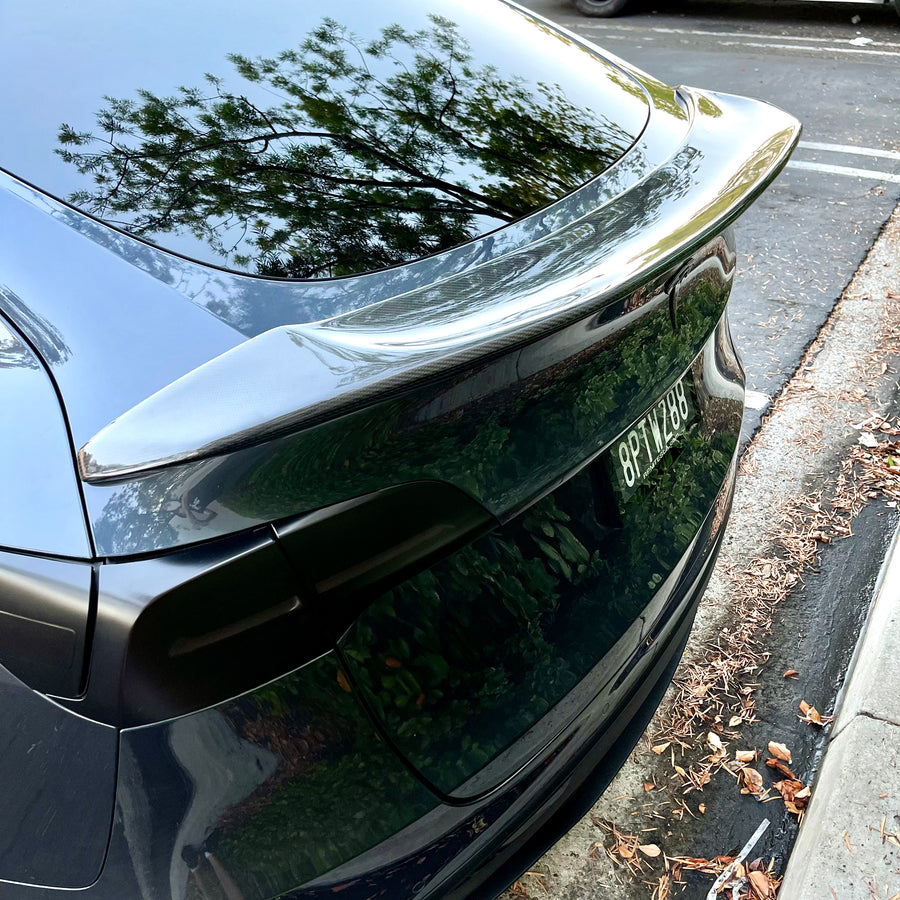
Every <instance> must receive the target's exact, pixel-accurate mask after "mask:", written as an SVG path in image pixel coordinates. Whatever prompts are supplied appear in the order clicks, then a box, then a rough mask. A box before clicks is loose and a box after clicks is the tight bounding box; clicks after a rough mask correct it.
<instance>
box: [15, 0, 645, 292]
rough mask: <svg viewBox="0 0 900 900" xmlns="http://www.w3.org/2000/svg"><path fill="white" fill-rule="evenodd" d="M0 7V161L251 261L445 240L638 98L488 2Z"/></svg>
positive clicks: (499, 217)
mask: <svg viewBox="0 0 900 900" xmlns="http://www.w3.org/2000/svg"><path fill="white" fill-rule="evenodd" d="M4 20H5V21H4V28H3V35H4V36H0V51H2V52H0V103H2V105H3V108H4V109H5V110H6V111H7V116H6V124H5V127H4V129H3V134H2V136H0V166H2V167H3V168H5V169H6V170H7V171H9V172H12V173H13V174H15V175H18V176H20V177H22V178H24V179H26V180H28V181H30V182H32V183H33V184H35V185H36V186H37V187H39V188H42V189H44V190H47V191H49V192H50V193H52V194H55V195H56V196H58V197H60V198H61V199H63V200H66V201H68V202H70V203H72V204H73V205H75V206H77V207H78V208H79V209H81V210H83V211H85V212H88V213H90V214H92V215H94V216H96V217H98V218H100V219H102V220H104V221H106V222H108V223H109V224H112V225H115V226H118V227H120V228H122V229H124V230H126V231H128V232H130V233H132V234H135V235H138V236H140V237H142V238H144V239H146V240H148V241H151V242H153V243H156V244H158V245H160V246H162V247H164V248H166V249H170V250H173V251H176V252H179V253H182V254H184V255H186V256H189V257H191V258H194V259H199V260H201V261H204V262H210V263H214V264H216V265H221V266H225V267H227V268H230V269H234V270H238V271H243V272H249V273H253V274H261V275H269V276H281V277H293V278H322V277H334V276H340V275H350V274H357V273H360V272H366V271H371V270H375V269H380V268H385V267H388V266H392V265H397V264H400V263H404V262H409V261H412V260H415V259H418V258H420V257H423V256H427V255H430V254H433V253H437V252H440V251H442V250H446V249H449V248H451V247H454V246H457V245H459V244H461V243H464V242H466V241H469V240H471V239H473V238H475V237H478V236H479V235H483V234H486V233H488V232H490V231H493V230H495V229H497V228H500V227H502V226H504V225H506V224H508V223H510V222H512V221H515V220H516V219H519V218H521V217H523V216H526V215H528V214H530V213H532V212H534V211H535V210H538V209H540V208H541V207H544V206H546V205H547V204H549V203H552V202H553V201H555V200H557V199H559V198H560V197H562V196H564V195H565V194H567V193H570V192H571V191H573V190H574V189H576V188H577V187H579V186H580V185H582V184H584V183H585V182H586V181H588V180H590V179H591V178H592V177H594V176H595V175H597V174H599V173H600V172H602V171H603V170H604V169H606V168H607V167H609V166H610V165H611V164H612V163H613V162H615V161H616V160H617V159H619V158H620V157H621V156H622V154H623V153H624V152H625V151H626V150H627V149H628V148H629V146H630V145H631V144H632V143H633V142H634V140H635V139H636V137H637V135H639V134H640V131H641V129H642V128H643V126H644V124H645V121H646V118H647V105H646V101H645V99H644V97H643V94H642V92H641V90H640V88H639V87H638V86H637V85H636V84H635V83H634V82H633V81H632V80H630V79H629V78H628V77H627V76H625V75H624V74H623V73H621V72H620V71H619V70H618V69H616V68H614V67H613V66H611V65H609V64H607V63H605V62H604V61H603V60H601V59H600V58H599V57H597V56H596V55H594V54H593V53H591V52H589V51H587V50H585V49H584V48H583V47H580V46H579V45H576V44H574V43H571V42H570V41H568V40H567V39H566V38H565V37H563V36H561V35H559V34H557V33H556V32H554V31H552V30H551V29H549V28H548V27H547V26H545V25H544V24H543V23H539V22H535V21H534V20H531V19H530V17H529V16H527V15H525V14H523V13H520V12H518V11H516V10H513V9H511V8H509V7H506V6H505V5H504V4H501V3H490V4H486V3H483V2H482V3H480V4H478V6H477V8H476V6H475V4H472V5H471V6H469V5H465V4H458V3H448V2H436V3H430V4H429V3H426V4H422V3H420V2H417V3H412V2H408V3H407V2H398V0H394V2H384V3H379V4H375V5H372V7H371V9H365V8H364V7H360V6H359V5H358V4H355V3H351V2H332V0H329V2H328V3H324V2H322V3H319V2H307V3H303V4H298V3H296V2H295V0H294V2H286V0H266V2H263V3H257V4H252V5H251V4H242V5H229V7H228V8H227V10H223V8H222V6H221V5H219V4H212V3H204V2H193V3H191V2H187V3H185V2H179V3H178V4H175V3H174V2H169V0H161V2H157V3H152V4H140V5H138V6H133V5H131V4H120V3H115V4H114V3H100V2H94V0H85V2H81V3H78V4H71V3H62V2H57V3H54V2H49V3H46V4H39V5H30V4H13V5H12V6H11V7H10V8H9V9H7V10H6V11H5V13H4ZM37 58H39V59H41V60H42V63H41V65H40V66H35V65H34V60H35V59H37ZM26 71H27V72H28V73H29V75H28V78H24V79H23V78H21V77H20V76H21V73H22V72H26Z"/></svg>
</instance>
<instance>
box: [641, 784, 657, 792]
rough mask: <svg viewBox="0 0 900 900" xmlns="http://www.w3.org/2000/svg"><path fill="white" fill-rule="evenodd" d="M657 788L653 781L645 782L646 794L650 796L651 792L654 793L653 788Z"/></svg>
mask: <svg viewBox="0 0 900 900" xmlns="http://www.w3.org/2000/svg"><path fill="white" fill-rule="evenodd" d="M655 787H656V785H655V784H654V783H653V782H652V781H645V782H644V791H646V793H648V794H649V793H650V791H652V790H653V788H655Z"/></svg>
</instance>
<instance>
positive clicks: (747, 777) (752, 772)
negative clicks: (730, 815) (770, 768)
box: [741, 766, 763, 794]
mask: <svg viewBox="0 0 900 900" xmlns="http://www.w3.org/2000/svg"><path fill="white" fill-rule="evenodd" d="M741 778H742V779H743V782H744V792H746V793H750V794H758V793H760V791H762V789H763V777H762V775H760V774H759V772H757V771H756V769H751V768H750V767H749V766H745V767H744V768H743V769H741Z"/></svg>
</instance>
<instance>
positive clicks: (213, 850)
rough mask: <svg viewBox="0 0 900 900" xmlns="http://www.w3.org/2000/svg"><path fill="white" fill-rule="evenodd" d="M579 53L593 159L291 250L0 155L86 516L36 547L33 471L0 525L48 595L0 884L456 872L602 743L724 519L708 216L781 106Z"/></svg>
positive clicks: (685, 606)
mask: <svg viewBox="0 0 900 900" xmlns="http://www.w3.org/2000/svg"><path fill="white" fill-rule="evenodd" d="M498 9H499V7H498ZM467 15H469V14H468V13H467ZM481 15H484V16H486V17H488V18H490V17H491V16H496V17H497V20H498V22H499V23H500V24H502V25H504V26H509V27H513V26H512V25H510V23H514V25H515V28H521V27H527V28H528V29H530V30H534V32H535V33H538V32H539V33H540V36H539V37H536V38H535V40H536V41H538V43H540V44H541V46H545V45H544V43H543V42H547V43H546V46H547V47H549V48H551V49H548V50H547V51H546V52H547V54H548V57H549V58H555V56H557V55H559V56H560V57H561V56H562V54H568V55H569V56H568V57H567V60H568V61H567V62H566V65H571V58H572V55H577V56H576V58H577V59H581V58H582V57H583V58H584V59H585V60H588V61H590V63H588V62H585V65H586V66H589V67H590V66H593V65H594V64H595V62H596V60H597V59H598V57H596V56H595V54H596V51H595V50H594V49H592V48H590V47H588V46H586V45H583V44H581V43H579V42H578V41H577V40H576V39H575V38H573V37H572V36H569V35H565V34H562V33H560V32H558V31H557V30H555V28H553V27H551V26H550V25H549V24H548V23H546V22H543V21H542V20H538V19H536V17H534V16H533V15H531V14H530V13H525V12H523V11H518V10H516V9H514V8H511V9H509V10H504V11H502V12H497V11H494V10H489V11H486V12H483V13H481ZM504 17H507V18H504ZM385 23H386V24H388V22H387V19H385ZM444 27H446V26H444ZM548 32H549V34H548ZM530 33H531V31H529V34H530ZM391 34H396V32H391ZM373 46H374V45H373ZM416 46H417V47H418V48H419V50H421V44H419V45H416ZM602 65H603V67H604V68H603V69H602V72H603V75H602V79H600V80H599V81H598V82H597V84H595V85H594V87H595V88H596V90H597V92H598V98H599V99H597V100H596V101H594V102H595V103H596V104H597V105H598V106H600V107H602V104H603V103H604V102H605V100H604V99H603V98H613V99H610V101H609V102H610V107H609V109H610V110H612V111H613V112H611V113H610V114H611V115H617V116H618V117H619V119H620V121H624V122H626V123H630V125H629V127H630V128H632V131H633V133H632V134H630V135H629V134H628V130H627V129H625V130H624V131H623V132H622V138H621V139H622V145H621V147H620V148H619V150H618V151H617V153H616V154H615V156H614V158H611V159H609V160H607V161H606V162H604V163H603V165H602V167H601V168H602V170H601V171H600V172H599V173H598V174H596V175H595V176H594V177H591V178H590V179H588V180H587V181H586V182H585V183H584V184H583V185H582V186H580V187H577V188H576V189H574V190H571V191H567V192H563V193H562V195H561V196H559V197H558V198H557V199H555V200H553V201H552V202H549V203H546V204H544V205H542V206H540V207H539V208H538V209H536V210H534V211H532V212H530V213H528V214H527V215H523V216H521V217H519V218H517V219H515V221H513V222H512V223H511V224H508V225H505V226H503V227H502V228H500V229H494V230H490V229H488V230H486V231H485V233H482V234H478V235H477V236H474V237H470V238H469V239H468V240H466V241H464V242H462V243H460V244H459V245H457V246H454V247H452V248H449V249H446V250H443V251H442V252H440V253H438V254H436V255H432V256H427V257H425V258H417V259H413V260H410V261H406V262H400V263H399V264H397V265H395V266H394V267H393V268H383V269H381V270H378V271H372V272H361V273H357V274H350V275H345V276H342V277H339V278H333V279H330V280H324V281H320V282H315V281H311V280H309V279H304V280H298V279H296V278H284V279H278V278H273V277H271V276H263V277H259V276H258V275H252V274H239V273H235V272H233V271H227V270H225V269H222V268H214V267H213V266H211V265H210V264H209V262H208V261H206V262H202V261H201V262H198V261H193V260H191V259H189V258H187V257H185V256H179V255H177V254H175V253H172V252H169V251H165V250H162V249H159V248H158V247H156V246H154V245H152V244H149V243H145V242H143V241H142V240H140V239H138V238H137V237H134V236H132V235H130V234H128V233H127V231H128V228H127V227H126V228H125V230H116V229H115V228H112V227H110V226H109V225H108V224H104V223H103V222H100V221H97V220H96V219H94V218H92V217H90V216H88V215H86V214H84V213H83V212H80V211H78V210H76V209H74V208H73V207H72V206H71V205H70V204H67V203H63V202H61V201H59V200H56V199H54V198H53V197H51V196H49V195H47V194H46V193H44V192H42V191H40V190H38V189H37V188H34V187H32V186H31V185H30V184H29V183H27V182H25V181H22V180H20V179H19V178H15V177H12V176H8V175H3V174H0V179H2V184H0V188H2V190H0V205H2V209H0V215H2V216H3V217H4V220H5V221H15V222H16V228H15V229H14V230H12V231H11V233H10V234H9V235H8V239H7V240H5V241H4V246H3V248H2V250H0V273H2V276H0V277H2V279H3V284H2V288H0V302H2V307H3V312H4V315H5V317H6V318H7V320H8V325H6V326H4V327H6V328H7V329H8V330H9V333H10V338H9V341H7V342H6V343H9V345H10V347H12V345H13V343H15V345H16V347H18V348H19V351H17V352H18V356H16V357H15V359H14V365H15V367H16V371H17V372H20V373H21V372H26V373H36V374H32V375H29V376H28V377H29V379H31V381H30V382H29V383H32V382H33V383H34V384H35V387H34V388H33V390H34V391H36V392H40V393H41V395H42V397H43V398H44V401H45V402H49V399H48V398H52V399H53V403H54V404H55V403H56V399H55V398H56V396H57V395H58V396H59V398H61V400H60V405H59V407H58V408H57V409H56V413H55V415H56V416H57V418H58V421H57V423H56V425H55V426H54V427H55V428H56V429H57V432H58V436H57V437H55V438H54V441H55V442H56V444H55V446H56V447H57V449H58V451H59V453H61V454H62V457H61V458H64V459H65V461H66V462H65V467H66V472H65V475H64V481H65V490H66V491H68V492H69V494H68V496H70V498H74V499H70V501H69V504H68V506H67V507H66V508H67V509H68V510H69V517H70V519H71V515H72V513H71V510H73V509H75V510H76V511H77V515H78V517H81V516H82V513H83V520H84V522H85V523H86V528H85V529H84V533H83V534H77V531H78V529H77V528H75V529H74V530H73V531H72V532H71V533H70V532H66V533H56V532H54V533H53V541H54V543H52V545H50V544H47V545H46V546H43V545H42V541H44V540H45V535H44V534H43V532H42V530H41V527H40V524H39V523H40V521H41V520H42V518H44V519H46V516H45V515H44V512H45V510H44V507H43V506H41V505H40V504H39V503H38V502H37V500H35V502H34V504H33V508H32V509H30V510H25V511H24V512H23V514H22V516H21V517H20V518H21V521H17V522H12V523H10V522H8V523H7V526H6V532H5V534H4V538H3V542H4V544H5V546H6V547H8V548H9V549H8V551H5V552H4V557H3V566H4V572H5V573H6V577H7V581H8V582H9V584H10V585H11V586H10V587H9V589H8V590H7V592H6V593H7V601H6V602H7V605H8V606H9V607H10V608H9V610H8V612H9V613H10V614H11V615H15V616H18V617H19V618H23V617H25V618H28V619H29V620H31V621H34V622H37V623H38V624H39V625H43V627H42V628H32V630H31V631H30V632H29V634H30V637H29V643H28V644H27V652H25V651H24V650H22V649H21V648H22V647H23V646H25V645H22V644H19V645H16V646H13V645H11V647H10V648H9V649H8V650H7V655H6V656H5V658H4V659H3V660H2V662H3V663H4V665H5V666H6V670H8V671H6V670H4V678H5V679H6V682H5V683H6V684H7V694H8V695H9V696H10V697H15V698H16V699H15V703H14V704H10V703H8V704H7V705H6V706H4V707H3V708H2V709H0V716H6V717H9V716H15V717H16V721H19V722H27V723H28V729H30V730H29V732H28V734H29V735H31V734H32V732H33V734H34V735H36V736H37V738H38V739H39V743H40V746H41V747H42V751H41V752H42V754H43V755H42V756H41V757H40V761H39V762H38V763H35V761H34V757H31V755H30V751H29V752H26V751H27V747H26V746H25V742H20V743H21V746H19V745H18V744H17V745H16V746H14V747H11V748H10V752H9V753H8V754H7V757H6V759H5V762H4V769H5V772H6V775H5V777H6V779H7V781H9V782H11V783H12V782H15V783H16V784H18V785H19V793H20V794H21V795H22V798H23V799H22V803H23V804H24V805H25V806H26V807H29V808H30V809H31V810H32V815H31V817H30V818H29V819H28V820H27V821H25V822H24V824H23V825H22V827H19V828H18V830H16V829H12V826H11V824H10V831H9V833H10V834H14V835H15V837H13V838H10V840H9V842H8V846H7V847H6V849H5V851H3V854H0V878H2V879H3V880H4V881H5V882H7V883H6V884H4V887H3V892H4V895H8V896H9V897H26V896H27V897H51V896H57V895H58V893H59V892H61V890H63V889H73V888H79V889H82V890H83V892H84V893H85V894H86V895H90V896H91V897H97V898H106V897H108V898H116V900H123V898H131V897H138V896H144V897H154V898H157V897H172V898H176V897H177V898H182V897H189V898H200V900H203V898H219V897H222V898H226V900H236V898H238V897H240V898H244V900H251V898H253V900H264V898H270V897H297V898H300V897H316V896H319V895H323V896H324V895H329V896H330V895H332V894H333V893H335V892H340V893H341V894H342V896H346V897H349V898H353V897H360V898H362V897H371V896H373V895H378V896H390V897H403V896H413V895H415V896H420V897H438V896H440V897H463V896H471V895H473V894H479V893H480V894H481V895H484V896H488V895H490V893H491V892H492V891H496V890H499V889H500V888H502V886H503V884H504V883H506V882H508V881H509V880H511V879H512V878H513V877H514V876H515V874H516V873H517V872H518V871H520V870H521V868H522V867H524V866H525V865H527V862H528V860H529V859H530V858H531V857H533V856H534V855H535V854H536V853H537V852H539V850H540V849H542V847H543V846H544V845H546V843H547V842H548V841H550V840H552V839H553V838H554V837H555V836H557V835H558V834H559V831H560V829H561V828H562V827H563V826H564V824H565V823H566V822H567V821H569V819H570V818H571V816H572V815H574V814H575V812H577V810H578V809H579V808H580V807H581V805H583V803H584V802H586V801H589V800H590V799H591V798H592V797H593V796H595V795H596V793H598V792H599V790H601V789H602V786H603V784H604V782H605V780H607V779H608V778H609V777H611V774H613V773H614V771H615V768H616V766H617V765H618V763H619V762H620V761H621V759H622V758H624V755H625V754H627V753H628V752H629V750H630V748H631V747H632V746H633V743H634V741H635V740H636V738H637V734H638V733H639V728H640V727H641V725H642V723H643V722H644V721H646V719H647V718H649V715H650V714H651V713H652V710H653V708H654V706H655V703H656V702H657V701H658V697H659V696H660V694H661V691H662V690H663V689H664V687H665V685H666V683H667V681H668V677H669V674H670V672H671V666H672V665H673V664H674V661H676V660H677V658H678V656H679V655H680V651H681V648H682V647H683V644H684V641H685V640H686V637H687V634H688V631H689V629H690V625H691V622H692V620H693V616H694V612H695V611H696V607H697V604H698V602H699V600H700V597H701V595H702V593H703V589H704V587H705V584H706V582H707V580H708V578H709V575H710V571H711V567H712V564H713V562H714V559H715V553H716V549H717V547H718V545H719V542H720V541H721V538H722V533H723V529H724V526H725V522H726V520H727V516H728V510H729V507H730V502H731V493H732V488H733V483H734V476H735V459H736V453H737V448H738V440H739V432H740V424H741V415H742V410H743V394H744V387H743V383H744V380H743V372H742V370H741V366H740V363H739V361H738V359H737V356H736V353H735V350H734V347H733V345H732V342H731V337H730V334H729V330H728V322H727V313H726V307H727V300H728V295H729V292H730V289H731V284H732V280H733V278H734V274H735V265H736V258H735V248H734V241H733V233H732V229H731V225H732V223H733V222H734V220H735V219H736V218H737V217H738V216H739V215H740V214H741V213H742V212H743V211H744V210H745V209H746V208H747V207H748V206H749V205H750V204H751V203H752V202H753V200H754V199H756V197H757V196H759V194H760V193H761V192H762V191H763V190H764V189H765V187H766V186H767V185H768V184H769V183H770V182H771V180H772V179H773V178H774V177H775V176H776V175H777V173H778V171H779V170H780V168H781V167H782V166H783V165H784V163H785V162H786V160H787V158H788V156H789V155H790V152H791V151H792V149H793V147H794V145H795V143H796V141H797V139H798V134H799V128H798V125H797V123H796V122H795V121H794V120H793V119H792V118H791V117H789V116H787V115H785V114H783V113H781V112H780V111H778V110H775V109H773V108H772V107H769V106H766V105H764V104H760V103H757V102H754V101H750V100H745V99H743V98H736V97H731V96H727V95H719V94H713V93H709V92H701V91H697V90H693V89H686V88H685V89H672V88H669V87H666V86H665V85H662V84H660V83H659V82H656V81H654V80H653V79H651V78H650V77H649V76H646V75H644V74H643V73H640V72H636V71H634V70H632V69H630V68H629V67H627V66H626V65H625V64H624V63H621V62H620V61H618V60H615V59H612V58H607V59H606V60H605V61H603V62H602ZM592 71H594V72H598V71H600V70H598V69H592ZM615 110H618V112H615ZM622 110H624V111H622ZM601 112H602V110H601ZM629 117H630V118H629ZM623 128H624V126H623ZM626 138H627V139H626ZM467 177H469V176H467ZM467 183H470V182H467ZM133 224H134V222H132V225H133ZM184 252H185V253H187V252H188V251H187V250H184ZM379 252H380V251H379ZM46 258H51V259H53V260H54V265H52V266H46V265H42V264H41V261H42V260H44V259H46ZM271 264H272V262H271V258H269V260H268V262H267V265H271ZM61 297H65V298H67V300H66V301H65V302H64V301H62V300H61V299H60V298H61ZM248 310H249V311H248ZM303 310H306V311H307V313H310V314H308V315H306V316H304V315H302V314H301V313H302V312H303ZM311 311H315V314H312V313H311ZM210 313H212V315H210ZM5 345H6V344H4V346H5ZM10 359H13V357H10ZM11 365H12V363H11ZM38 378H40V379H43V380H42V381H41V382H40V385H38V384H37V379H38ZM2 388H3V385H2V384H0V389H2ZM36 395H37V394H36ZM51 405H52V404H51ZM39 432H40V429H39V428H37V426H35V436H34V438H33V441H34V445H35V446H37V445H38V443H39V440H40V438H39V437H38V434H39ZM54 433H55V434H56V432H54ZM29 439H30V438H29ZM26 449H27V448H26ZM76 449H77V453H75V452H74V451H75V450H76ZM47 452H48V451H47ZM8 455H9V456H10V459H11V460H13V454H12V452H11V451H10V452H9V453H8ZM26 455H27V453H26V452H25V451H23V449H22V448H21V447H18V446H17V447H16V448H15V455H14V460H13V461H14V462H15V464H16V465H17V466H19V469H18V470H16V471H21V472H23V473H24V474H23V475H22V476H21V477H22V478H23V479H25V478H27V477H33V476H31V475H30V471H31V470H28V469H27V467H26V469H22V465H23V462H22V460H23V457H24V456H26ZM10 466H12V462H9V463H8V469H9V471H13V469H12V468H9V467H10ZM45 468H46V466H45ZM59 496H62V493H61V489H60V492H59ZM56 502H58V503H61V502H62V501H61V500H60V501H56ZM53 505H54V500H53V499H52V498H51V499H47V500H46V509H47V510H48V511H52V509H53ZM26 526H27V529H30V531H28V537H27V541H26V537H24V536H23V535H25V532H26V530H27V529H26ZM57 532H59V529H57ZM72 534H75V535H76V536H75V537H72V536H71V535H72ZM35 535H36V537H35ZM46 540H48V541H49V540H50V538H49V537H46ZM13 572H14V573H17V574H16V578H17V579H18V580H15V579H13V578H12V576H11V575H10V573H13ZM63 584H65V585H66V589H65V590H63V589H62V587H61V585H63ZM26 587H27V590H26V589H25V588H26ZM23 597H25V598H26V599H25V600H23V599H22V598H23ZM9 598H12V599H9ZM16 598H17V599H16ZM14 601H15V602H16V603H18V604H19V605H18V606H16V607H15V608H13V607H12V606H10V604H12V603H13V602H14ZM54 629H57V630H54ZM59 629H62V630H65V631H66V642H67V643H66V644H65V646H66V647H67V648H68V649H67V650H66V653H65V654H62V655H57V656H54V653H55V652H56V651H54V652H53V653H51V652H50V651H49V650H48V648H49V647H50V646H51V643H50V637H51V636H55V637H58V635H59ZM53 646H60V645H59V644H58V643H57V644H54V645H53ZM17 647H18V649H17ZM35 659H39V660H46V665H44V666H43V667H41V666H37V667H36V666H35V664H34V660H35ZM60 660H63V661H64V664H63V661H60ZM10 721H11V720H10ZM28 742H29V743H30V742H31V739H30V738H29V741H28ZM54 765H56V767H57V769H58V770H59V771H60V772H63V773H65V774H64V776H61V780H60V783H59V784H56V783H55V782H54V786H53V788H52V790H50V791H44V792H41V791H40V790H39V787H38V786H39V784H40V779H41V777H44V776H45V775H46V772H47V771H48V769H49V768H51V767H53V766H54ZM29 798H31V799H30V801H29ZM42 823H43V824H42ZM48 823H51V824H50V825H48Z"/></svg>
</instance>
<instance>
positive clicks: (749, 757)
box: [734, 750, 758, 763]
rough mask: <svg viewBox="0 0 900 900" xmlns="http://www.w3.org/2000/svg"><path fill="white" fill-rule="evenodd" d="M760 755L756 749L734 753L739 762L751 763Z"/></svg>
mask: <svg viewBox="0 0 900 900" xmlns="http://www.w3.org/2000/svg"><path fill="white" fill-rule="evenodd" d="M757 757H758V754H757V752H756V751H755V750H738V751H737V752H736V753H735V754H734V758H735V759H736V760H737V761H738V762H739V763H751V762H753V760H755V759H756V758H757Z"/></svg>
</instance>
